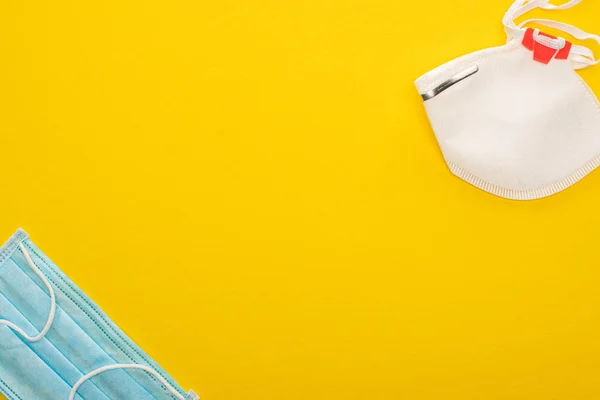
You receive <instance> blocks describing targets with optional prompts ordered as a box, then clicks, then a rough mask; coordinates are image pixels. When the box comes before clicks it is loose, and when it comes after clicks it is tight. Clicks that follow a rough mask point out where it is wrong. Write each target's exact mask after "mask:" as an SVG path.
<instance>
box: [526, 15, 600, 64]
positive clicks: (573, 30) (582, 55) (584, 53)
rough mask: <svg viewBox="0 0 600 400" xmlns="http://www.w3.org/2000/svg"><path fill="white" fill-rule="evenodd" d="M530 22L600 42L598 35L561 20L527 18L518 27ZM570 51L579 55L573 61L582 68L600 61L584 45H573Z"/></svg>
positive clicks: (576, 37)
mask: <svg viewBox="0 0 600 400" xmlns="http://www.w3.org/2000/svg"><path fill="white" fill-rule="evenodd" d="M532 23H533V24H538V25H542V26H547V27H549V28H554V29H558V30H559V31H562V32H565V33H566V34H568V35H571V36H573V37H574V38H575V39H578V40H594V41H595V42H596V43H598V44H600V36H598V35H594V34H592V33H588V32H585V31H583V30H581V29H579V28H577V27H575V26H573V25H569V24H565V23H563V22H557V21H552V20H549V19H541V18H533V19H529V20H527V21H524V22H522V23H520V24H519V28H523V27H524V26H525V25H528V24H532ZM571 53H572V54H574V55H576V56H579V57H577V58H576V59H575V60H574V61H577V62H578V63H580V64H582V67H583V68H585V67H588V66H591V65H596V64H598V63H600V60H596V59H595V57H594V52H593V51H592V50H591V49H589V48H587V47H585V46H576V45H574V46H573V49H572V50H571Z"/></svg>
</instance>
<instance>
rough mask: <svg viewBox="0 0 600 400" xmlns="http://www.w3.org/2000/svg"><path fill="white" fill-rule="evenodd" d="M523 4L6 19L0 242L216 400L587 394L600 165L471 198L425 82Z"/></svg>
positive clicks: (325, 5)
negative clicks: (64, 280)
mask: <svg viewBox="0 0 600 400" xmlns="http://www.w3.org/2000/svg"><path fill="white" fill-rule="evenodd" d="M509 5H510V1H509V0H495V1H485V2H484V1H471V0H453V1H448V0H429V1H414V2H408V1H399V0H354V1H352V0H350V1H348V0H329V1H323V0H288V1H284V0H254V1H242V0H237V1H235V0H210V1H209V0H201V1H192V0H174V1H158V0H131V1H121V0H109V1H100V2H96V1H93V2H88V1H75V0H73V1H52V2H51V1H29V2H26V1H11V2H4V3H3V5H2V7H1V10H0V37H2V39H1V40H0V50H1V55H0V60H1V62H0V88H1V90H2V95H1V97H0V135H1V136H0V137H1V141H0V146H1V149H2V154H1V161H0V163H1V164H2V171H3V177H2V196H1V197H0V199H1V200H0V207H1V208H2V217H1V218H0V233H1V235H2V236H3V237H6V238H7V237H8V236H9V235H10V234H11V233H12V232H13V230H14V229H15V228H17V227H18V226H21V227H23V228H24V229H26V230H27V231H28V232H29V233H30V234H31V236H32V239H33V240H34V241H35V242H36V243H37V244H38V245H39V246H40V247H41V248H42V249H43V250H44V251H45V252H46V253H47V254H49V255H50V256H51V257H52V258H53V259H54V260H55V262H56V263H57V264H58V265H59V266H60V267H61V268H62V269H63V270H64V271H65V272H66V273H67V274H68V275H69V276H71V277H72V278H73V280H75V281H76V282H77V283H78V284H79V285H80V286H81V287H82V288H83V289H84V290H85V291H86V292H87V293H88V294H89V295H90V296H91V297H92V298H93V299H95V300H96V302H97V303H98V304H99V305H100V306H101V307H103V308H104V310H105V311H106V312H107V313H108V314H109V315H111V316H112V317H113V318H114V320H115V321H116V322H117V323H118V324H119V325H120V326H121V327H122V328H123V329H124V330H125V331H126V332H127V333H128V334H129V335H130V336H131V337H132V338H134V340H136V341H137V342H138V343H139V344H140V345H141V346H142V347H143V348H144V349H146V350H147V351H148V352H149V353H150V354H151V355H152V356H153V357H154V358H155V359H156V360H157V361H158V362H159V363H160V364H162V365H163V366H164V367H165V368H166V369H167V370H168V371H169V372H170V373H171V374H172V375H173V376H174V377H175V378H176V379H177V380H178V381H179V382H180V383H181V384H182V386H184V387H185V388H193V389H195V390H196V391H197V392H198V393H199V394H201V395H202V398H203V399H204V400H237V399H245V400H270V399H277V400H279V399H286V400H294V399H314V400H319V399H323V400H325V399H327V400H331V399H340V400H341V399H344V400H349V399H411V400H413V399H417V400H425V399H460V400H464V399H527V400H537V399H540V400H541V399H544V400H548V399H553V400H558V399H560V400H583V399H598V398H600V378H599V376H600V339H599V337H600V295H599V294H598V288H599V287H600V245H599V241H600V240H599V237H598V232H599V227H600V173H599V172H594V173H593V174H592V175H590V176H589V177H588V178H586V179H584V180H583V181H582V182H581V183H579V184H577V185H576V186H574V187H573V188H570V189H568V190H566V191H564V192H562V193H559V194H557V195H555V196H552V197H550V198H547V199H544V200H540V201H534V202H513V201H508V200H503V199H500V198H497V197H494V196H491V195H488V194H486V193H484V192H482V191H480V190H478V189H475V188H473V187H471V186H469V185H468V184H466V183H463V182H462V181H460V180H459V179H457V178H455V177H453V176H452V175H451V173H450V172H449V171H448V169H447V167H446V165H445V164H444V161H443V160H442V157H441V154H440V151H439V149H438V147H437V143H436V141H435V138H434V136H433V133H432V131H431V129H430V127H429V124H428V121H427V118H426V115H425V112H424V109H423V106H422V103H421V100H420V98H419V96H418V94H417V93H416V90H415V88H414V86H413V81H414V79H416V78H417V77H418V76H419V75H421V74H422V73H425V72H427V71H428V70H430V69H432V68H434V67H436V66H438V65H439V64H441V63H443V62H445V61H448V60H450V59H452V58H455V57H457V56H460V55H462V54H465V53H469V52H472V51H475V50H478V49H481V48H485V47H491V46H495V45H500V44H502V43H504V41H505V36H504V33H503V30H502V26H501V23H500V20H501V17H502V15H503V13H504V11H505V10H506V9H507V8H508V7H509ZM538 15H546V16H548V15H550V14H549V13H545V14H544V13H538ZM598 15H600V3H599V2H593V1H587V2H584V3H583V4H581V5H580V6H578V7H577V8H575V9H572V10H568V11H565V12H561V13H555V15H552V17H553V18H558V19H561V20H564V21H568V22H577V23H578V25H580V26H581V27H584V28H586V29H588V30H591V31H594V28H596V29H595V30H596V31H598V30H600V29H599V26H598V23H597V22H598V19H597V16H598ZM582 76H583V77H584V78H585V79H586V80H587V82H588V83H589V84H590V85H591V86H592V88H593V89H595V91H596V92H597V93H600V68H596V69H590V70H586V71H584V72H582ZM598 129H599V130H600V127H598ZM599 134H600V132H599ZM28 400H34V399H28Z"/></svg>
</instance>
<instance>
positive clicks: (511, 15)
mask: <svg viewBox="0 0 600 400" xmlns="http://www.w3.org/2000/svg"><path fill="white" fill-rule="evenodd" d="M582 1H583V0H571V1H569V2H567V3H564V4H560V5H555V4H551V3H550V2H549V0H529V1H528V0H517V1H515V2H514V3H513V4H512V6H511V7H510V8H509V9H508V11H507V12H506V14H505V15H504V18H503V19H502V23H503V24H504V27H505V29H506V34H507V36H508V39H509V41H510V40H512V39H520V38H522V37H523V35H524V32H525V28H524V26H525V25H527V24H529V23H537V24H540V25H543V26H548V27H551V28H555V29H558V30H561V31H563V32H566V33H567V34H569V35H571V36H573V37H574V38H576V39H579V40H588V39H591V40H595V41H596V42H598V43H600V37H599V36H598V35H593V34H590V33H587V32H585V31H582V30H581V29H579V28H576V27H574V26H572V25H568V24H564V23H562V22H557V21H552V20H547V19H539V18H536V19H530V20H528V21H525V22H523V23H521V24H519V25H518V26H517V25H516V24H515V19H517V18H519V17H520V16H522V15H523V14H525V13H527V12H529V11H532V10H534V9H536V8H541V9H544V10H566V9H569V8H571V7H574V6H576V5H577V4H579V3H581V2H582ZM571 61H572V62H573V67H574V68H575V69H582V68H586V67H589V66H591V65H596V64H598V63H600V60H596V59H595V57H594V53H593V52H592V50H591V49H589V48H587V47H585V46H579V45H574V46H573V48H572V50H571Z"/></svg>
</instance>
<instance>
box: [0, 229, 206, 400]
mask: <svg viewBox="0 0 600 400" xmlns="http://www.w3.org/2000/svg"><path fill="white" fill-rule="evenodd" d="M0 393H2V394H3V395H5V396H6V397H7V398H8V399H10V400H73V399H78V400H82V399H85V400H114V399H123V400H130V399H135V400H150V399H153V400H156V399H158V400H197V399H198V396H197V395H196V394H195V393H194V392H192V391H190V392H188V393H186V392H185V391H184V390H183V389H182V388H181V387H180V386H179V385H178V384H177V383H176V382H175V381H174V380H173V378H171V377H170V376H169V375H168V374H167V372H166V371H165V370H163V369H162V368H161V367H160V366H159V365H158V364H157V363H156V362H154V360H152V359H151V358H150V357H149V356H148V355H147V354H146V353H145V352H144V351H143V350H142V349H141V348H140V347H138V346H137V345H136V344H135V343H134V342H133V341H132V340H131V339H129V338H128V337H127V335H125V334H124V333H123V331H121V330H120V329H119V328H118V327H117V326H116V325H115V324H114V323H113V322H112V321H111V320H110V319H109V318H108V316H107V315H106V314H105V313H104V312H103V311H102V310H101V309H100V308H99V307H98V306H97V305H96V304H94V302H93V301H92V300H91V299H90V298H89V297H88V296H86V295H85V293H83V292H82V291H81V290H80V289H79V288H78V287H77V286H75V284H74V283H73V282H72V281H71V280H70V279H69V278H67V276H66V275H65V274H64V273H62V272H61V271H60V270H59V269H58V267H57V266H56V265H54V263H53V262H52V261H50V259H49V258H48V257H46V256H45V255H44V254H43V253H42V252H41V251H40V250H39V249H38V248H37V247H36V246H35V245H34V244H33V243H32V242H31V241H30V240H29V239H28V236H27V234H26V233H25V232H24V231H22V230H19V231H17V232H16V233H15V234H14V235H13V236H12V237H11V238H10V239H9V241H8V242H7V243H6V244H4V246H2V247H1V248H0Z"/></svg>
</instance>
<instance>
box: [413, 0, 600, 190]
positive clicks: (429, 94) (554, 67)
mask: <svg viewBox="0 0 600 400" xmlns="http://www.w3.org/2000/svg"><path fill="white" fill-rule="evenodd" d="M581 1H582V0H572V1H569V2H568V3H566V4H563V5H560V6H558V5H552V4H550V3H549V0H530V1H527V0H517V1H516V2H515V3H514V4H513V5H512V6H511V7H510V9H509V10H508V12H507V13H506V15H505V17H504V20H503V22H504V26H505V28H506V32H507V35H508V43H507V44H506V45H504V46H501V47H495V48H490V49H486V50H482V51H478V52H476V53H472V54H469V55H466V56H463V57H460V58H458V59H456V60H454V61H451V62H449V63H447V64H445V65H442V66H440V67H438V68H436V69H434V70H433V71H431V72H429V73H427V74H425V75H423V76H422V77H421V78H419V79H418V80H417V81H416V86H417V89H418V90H419V93H420V94H421V95H422V97H423V100H424V104H425V108H426V110H427V114H428V116H429V120H430V122H431V125H432V127H433V130H434V131H435V135H436V137H437V139H438V142H439V144H440V147H441V149H442V153H443V155H444V158H445V160H446V162H447V164H448V166H449V167H450V170H451V171H452V172H453V173H454V174H455V175H457V176H458V177H460V178H462V179H463V180H465V181H467V182H469V183H470V184H472V185H474V186H476V187H478V188H480V189H483V190H485V191H486V192H489V193H492V194H495V195H497V196H501V197H505V198H508V199H515V200H532V199H538V198H541V197H545V196H549V195H552V194H554V193H557V192H559V191H561V190H563V189H565V188H567V187H569V186H571V185H573V184H574V183H575V182H577V181H579V180H580V179H582V178H583V177H584V176H586V175H587V174H589V173H590V172H592V171H593V170H594V169H595V168H596V167H598V166H599V165H600V104H599V103H598V100H597V98H596V96H595V95H594V93H593V92H592V91H591V90H590V88H589V87H588V85H587V84H586V83H585V82H584V81H583V79H581V78H580V77H579V75H578V74H577V73H576V72H575V70H577V69H582V68H586V67H588V66H591V65H595V64H597V63H598V61H597V60H595V58H594V55H593V53H592V51H591V50H590V49H588V48H586V47H583V46H575V45H572V44H571V43H569V42H568V41H566V40H565V39H563V38H555V37H553V36H550V35H546V34H544V33H541V32H539V30H533V29H531V28H525V27H524V26H525V25H527V24H529V23H536V24H538V25H542V26H548V27H551V28H555V29H558V30H561V31H563V32H565V33H567V34H569V35H571V36H573V37H574V38H576V39H581V40H585V39H593V40H595V41H596V42H598V43H600V37H599V36H597V35H591V34H588V33H586V32H584V31H582V30H580V29H577V28H575V27H573V26H571V25H567V24H563V23H560V22H555V21H549V20H543V19H532V20H528V21H525V22H523V23H522V24H520V25H516V24H515V22H514V20H515V19H516V18H518V17H520V16H522V15H523V14H525V13H526V12H528V11H531V10H533V9H536V8H542V9H546V10H559V9H566V8H570V7H573V6H575V5H576V4H578V3H580V2H581Z"/></svg>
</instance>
